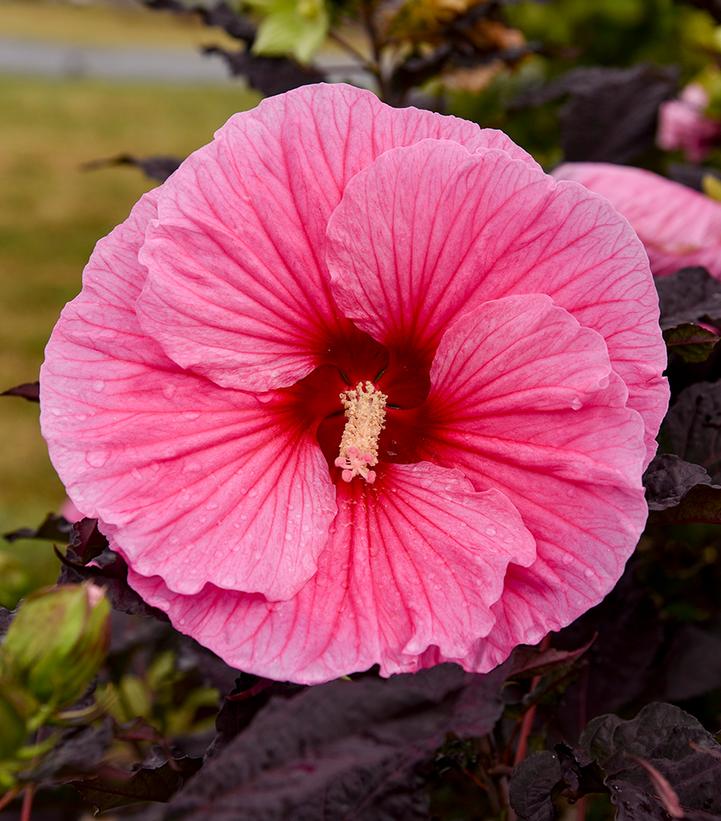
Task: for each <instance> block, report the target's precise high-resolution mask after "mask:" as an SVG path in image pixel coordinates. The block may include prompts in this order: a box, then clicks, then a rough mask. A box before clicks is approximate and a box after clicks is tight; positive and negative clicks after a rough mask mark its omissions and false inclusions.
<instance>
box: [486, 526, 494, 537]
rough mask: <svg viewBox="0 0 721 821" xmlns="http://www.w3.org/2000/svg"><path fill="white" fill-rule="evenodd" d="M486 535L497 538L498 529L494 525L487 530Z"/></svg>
mask: <svg viewBox="0 0 721 821" xmlns="http://www.w3.org/2000/svg"><path fill="white" fill-rule="evenodd" d="M486 534H487V535H488V536H495V535H496V528H495V527H493V525H490V527H487V528H486Z"/></svg>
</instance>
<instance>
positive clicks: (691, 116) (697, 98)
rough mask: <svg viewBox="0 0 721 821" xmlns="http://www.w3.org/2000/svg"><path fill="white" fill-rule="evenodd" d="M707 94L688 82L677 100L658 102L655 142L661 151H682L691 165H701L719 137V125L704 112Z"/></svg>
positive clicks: (701, 87) (706, 104)
mask: <svg viewBox="0 0 721 821" xmlns="http://www.w3.org/2000/svg"><path fill="white" fill-rule="evenodd" d="M708 102H709V100H708V94H707V93H706V90H705V89H704V88H703V86H700V85H698V83H690V84H689V85H687V86H686V88H685V89H684V90H683V92H682V94H681V96H680V97H679V99H677V100H669V101H668V102H665V103H661V106H660V107H659V111H658V135H657V138H656V141H657V143H658V146H659V148H663V149H664V151H676V150H681V151H683V153H684V155H685V156H686V159H687V160H689V161H690V162H694V163H698V162H702V161H703V160H704V159H705V158H706V157H707V156H708V153H709V151H710V150H711V148H712V147H713V145H714V144H715V143H717V142H718V141H719V139H720V138H721V123H719V122H718V121H717V120H712V119H711V118H710V117H707V116H706V114H705V113H704V112H705V110H706V107H707V106H708Z"/></svg>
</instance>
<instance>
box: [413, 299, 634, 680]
mask: <svg viewBox="0 0 721 821" xmlns="http://www.w3.org/2000/svg"><path fill="white" fill-rule="evenodd" d="M431 382H432V388H431V394H430V396H429V399H428V403H429V418H430V420H431V422H430V423H429V431H428V437H427V439H426V441H425V443H424V447H423V450H424V455H425V457H426V458H429V459H432V460H433V461H435V462H437V463H438V464H442V465H445V466H447V467H457V468H460V469H461V470H462V471H463V472H464V473H465V475H466V476H468V478H469V479H470V480H471V481H472V483H473V485H474V487H475V488H476V489H478V490H483V489H485V488H488V487H493V488H497V489H499V490H501V491H502V492H503V493H504V494H505V495H506V496H508V498H509V499H511V501H512V502H513V504H514V505H515V506H516V508H517V509H518V510H519V512H520V513H521V516H522V518H523V521H524V523H525V525H526V526H527V527H528V529H529V530H530V531H531V533H532V534H533V535H534V537H535V539H536V543H537V545H538V553H537V558H536V561H535V562H534V564H533V565H531V566H530V567H528V568H521V567H518V566H516V565H512V566H511V567H510V568H509V573H508V575H507V577H506V586H505V590H504V594H503V597H502V598H501V600H500V601H499V602H498V604H497V605H496V606H495V608H494V611H495V613H496V616H497V624H496V626H495V627H494V629H493V631H492V632H491V633H490V634H489V636H488V637H487V638H486V639H484V640H483V641H481V642H480V643H479V644H478V646H477V647H476V649H475V650H474V652H473V653H472V654H471V655H470V656H468V657H467V658H466V659H465V660H464V664H466V665H467V666H468V667H470V668H471V669H479V670H487V669H490V668H491V667H493V666H494V665H495V664H498V663H499V662H500V661H502V660H503V659H504V658H505V657H506V656H507V655H508V653H509V652H510V651H511V649H512V648H513V647H514V646H515V645H517V644H519V643H531V644H532V643H535V642H536V641H538V640H539V639H540V638H541V637H542V636H543V635H544V634H545V633H547V632H548V631H549V630H554V629H557V628H559V627H562V626H564V625H566V624H568V623H569V622H571V621H572V620H573V619H574V618H576V617H577V616H579V615H580V614H581V613H583V612H585V611H586V610H587V609H588V608H589V607H591V606H593V605H594V604H596V603H598V602H599V601H600V600H601V598H602V597H603V596H604V595H605V594H606V593H607V592H608V591H609V590H610V589H611V588H612V587H613V585H614V584H615V583H616V581H617V580H618V578H619V577H620V575H621V573H622V571H623V567H624V564H625V562H626V560H627V559H628V557H629V555H630V554H631V552H632V551H633V549H634V548H635V546H636V543H637V541H638V538H639V535H640V534H641V531H642V530H643V527H644V524H645V521H646V516H647V508H646V503H645V500H644V494H643V488H642V485H641V475H642V471H643V463H644V456H645V447H644V443H643V423H642V420H641V418H640V416H639V415H638V413H636V412H635V411H633V410H630V409H628V408H626V407H625V400H626V396H627V391H626V389H625V386H624V385H623V383H622V382H621V380H620V379H619V378H618V376H617V375H616V374H615V373H614V372H613V371H612V369H611V366H610V362H609V359H608V355H607V351H606V346H605V344H604V341H603V338H602V337H601V336H600V335H599V334H598V333H596V332H595V331H592V330H590V329H588V328H583V327H582V326H580V325H579V323H578V322H577V321H576V320H575V319H574V318H573V317H572V316H571V315H570V314H569V313H568V312H567V311H565V310H564V309H562V308H560V307H558V306H556V305H554V304H553V302H552V301H551V299H550V298H549V297H547V296H545V295H537V294H535V295H534V294H529V295H525V296H512V297H506V298H503V299H499V300H496V301H491V302H488V303H486V304H485V305H483V306H481V307H479V308H477V309H476V310H474V311H472V312H470V313H468V314H466V315H465V316H464V317H462V318H461V319H460V320H458V321H457V322H456V323H455V324H454V325H453V326H452V327H451V328H450V329H449V330H448V331H447V332H446V334H445V336H444V337H443V339H442V340H441V343H440V346H439V348H438V351H437V354H436V358H435V361H434V363H433V368H432V370H431Z"/></svg>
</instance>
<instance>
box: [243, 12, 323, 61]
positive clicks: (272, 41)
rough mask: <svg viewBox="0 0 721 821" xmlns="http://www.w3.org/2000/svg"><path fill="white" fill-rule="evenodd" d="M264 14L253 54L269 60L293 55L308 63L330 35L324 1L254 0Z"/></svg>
mask: <svg viewBox="0 0 721 821" xmlns="http://www.w3.org/2000/svg"><path fill="white" fill-rule="evenodd" d="M250 5H251V6H252V7H253V8H254V9H256V10H257V11H259V12H261V14H263V19H262V20H261V22H260V25H259V26H258V34H257V36H256V39H255V42H254V43H253V53H254V54H258V55H263V56H266V57H282V56H287V55H289V54H290V55H293V56H294V57H295V58H296V59H297V60H299V61H300V62H301V63H308V62H310V60H311V59H312V57H313V55H314V54H315V53H316V52H317V51H318V49H319V48H320V47H321V46H322V45H323V42H324V41H325V38H326V35H327V33H328V24H329V19H328V10H327V9H326V7H325V3H324V2H323V0H251V3H250Z"/></svg>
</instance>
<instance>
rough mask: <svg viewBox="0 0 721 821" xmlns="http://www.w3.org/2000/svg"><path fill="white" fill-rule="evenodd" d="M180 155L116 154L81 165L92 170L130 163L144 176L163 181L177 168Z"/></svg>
mask: <svg viewBox="0 0 721 821" xmlns="http://www.w3.org/2000/svg"><path fill="white" fill-rule="evenodd" d="M181 162H183V159H182V157H170V156H166V155H158V156H155V157H136V156H134V155H133V154H117V155H116V156H115V157H107V158H105V159H101V160H92V161H91V162H87V163H85V164H84V165H83V169H84V170H85V171H94V170H95V169H97V168H108V167H111V166H115V165H130V166H133V167H134V168H138V169H140V170H141V171H142V172H143V173H144V174H145V176H146V177H149V178H150V179H151V180H157V181H158V182H165V180H167V179H168V177H169V176H170V175H171V174H172V173H173V172H174V171H175V170H177V168H178V166H179V165H180V163H181Z"/></svg>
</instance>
